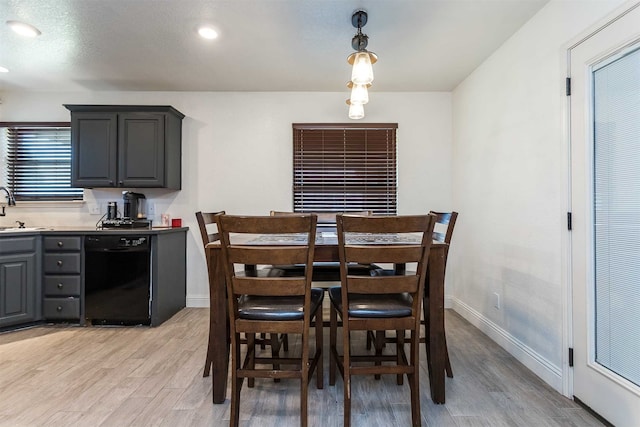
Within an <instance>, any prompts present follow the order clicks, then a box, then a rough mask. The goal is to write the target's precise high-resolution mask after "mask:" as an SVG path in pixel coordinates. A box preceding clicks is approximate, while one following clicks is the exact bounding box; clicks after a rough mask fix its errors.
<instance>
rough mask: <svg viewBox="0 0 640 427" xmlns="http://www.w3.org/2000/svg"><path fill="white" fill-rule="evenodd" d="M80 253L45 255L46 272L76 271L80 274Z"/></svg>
mask: <svg viewBox="0 0 640 427" xmlns="http://www.w3.org/2000/svg"><path fill="white" fill-rule="evenodd" d="M81 265H82V264H81V262H80V254H79V253H74V254H66V253H56V254H45V255H44V272H45V273H47V274H49V273H53V274H56V273H76V274H80V266H81Z"/></svg>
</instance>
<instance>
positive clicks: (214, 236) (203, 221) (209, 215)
mask: <svg viewBox="0 0 640 427" xmlns="http://www.w3.org/2000/svg"><path fill="white" fill-rule="evenodd" d="M224 213H225V212H224V211H219V212H202V211H198V212H196V220H197V221H198V228H199V229H200V237H202V245H203V246H204V247H205V248H206V247H207V245H208V244H209V243H213V242H217V241H218V240H220V235H219V233H218V231H217V226H216V215H223V214H224ZM214 227H215V228H216V229H215V230H214ZM205 256H206V251H205ZM207 273H208V274H209V275H210V274H211V266H210V265H209V258H208V257H207ZM209 293H211V290H209ZM209 296H211V295H209ZM212 310H215V307H213V306H211V305H210V306H209V340H208V345H207V359H206V360H205V362H204V372H203V374H202V376H203V377H208V376H209V374H210V373H211V365H212V363H213V348H214V346H213V342H212V340H213V337H212V334H211V330H212V327H213V325H212V322H213V318H214V317H213V315H212Z"/></svg>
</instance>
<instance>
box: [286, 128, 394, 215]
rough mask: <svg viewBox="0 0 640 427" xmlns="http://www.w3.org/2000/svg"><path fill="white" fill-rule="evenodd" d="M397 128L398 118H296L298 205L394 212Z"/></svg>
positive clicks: (312, 209) (295, 188) (300, 207)
mask: <svg viewBox="0 0 640 427" xmlns="http://www.w3.org/2000/svg"><path fill="white" fill-rule="evenodd" d="M397 128H398V124H397V123H367V124H297V123H294V124H293V208H294V211H295V212H329V211H343V212H349V211H351V212H353V211H372V212H373V213H374V214H379V215H395V214H396V212H397V155H396V131H397Z"/></svg>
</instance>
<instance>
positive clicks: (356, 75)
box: [347, 10, 378, 119]
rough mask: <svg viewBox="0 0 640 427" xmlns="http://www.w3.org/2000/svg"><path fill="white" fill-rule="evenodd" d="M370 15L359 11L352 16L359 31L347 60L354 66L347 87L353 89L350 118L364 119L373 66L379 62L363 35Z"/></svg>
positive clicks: (352, 21) (352, 42) (367, 38)
mask: <svg viewBox="0 0 640 427" xmlns="http://www.w3.org/2000/svg"><path fill="white" fill-rule="evenodd" d="M367 19H368V15H367V12H365V11H364V10H358V11H356V12H354V13H353V15H352V16H351V24H352V25H353V26H354V27H356V28H357V29H358V31H357V32H356V34H355V35H354V36H353V38H352V39H351V47H352V48H353V49H354V50H355V52H353V53H352V54H351V55H349V57H348V58H347V62H348V63H349V64H351V65H352V69H351V81H350V82H349V83H347V87H349V88H350V89H351V98H350V99H349V100H348V101H347V104H349V118H350V119H362V118H363V117H364V104H366V103H367V102H369V92H368V88H369V87H370V86H371V82H373V67H372V65H373V64H375V63H376V61H378V57H377V56H376V54H375V53H373V52H369V51H368V50H367V44H368V43H369V37H368V36H367V35H366V34H363V33H362V27H364V26H365V24H366V23H367Z"/></svg>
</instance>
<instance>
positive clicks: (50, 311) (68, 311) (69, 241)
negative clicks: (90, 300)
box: [42, 235, 82, 322]
mask: <svg viewBox="0 0 640 427" xmlns="http://www.w3.org/2000/svg"><path fill="white" fill-rule="evenodd" d="M43 245H44V256H43V270H44V277H43V283H44V298H43V300H42V314H43V317H44V318H45V319H46V320H51V321H56V320H64V321H71V322H79V321H80V313H81V311H80V309H81V307H80V301H81V299H80V295H81V292H82V237H81V236H58V235H56V236H44V239H43Z"/></svg>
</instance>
